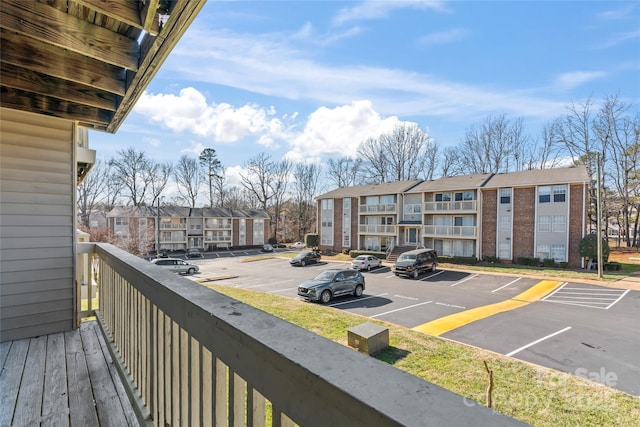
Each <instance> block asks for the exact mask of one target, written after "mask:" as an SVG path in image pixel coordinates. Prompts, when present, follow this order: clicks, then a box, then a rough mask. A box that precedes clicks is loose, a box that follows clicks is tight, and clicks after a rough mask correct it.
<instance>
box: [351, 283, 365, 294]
mask: <svg viewBox="0 0 640 427" xmlns="http://www.w3.org/2000/svg"><path fill="white" fill-rule="evenodd" d="M363 292H364V289H362V285H356V290H355V291H353V294H354V295H355V296H357V297H361V296H362V293H363Z"/></svg>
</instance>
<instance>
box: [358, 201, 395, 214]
mask: <svg viewBox="0 0 640 427" xmlns="http://www.w3.org/2000/svg"><path fill="white" fill-rule="evenodd" d="M397 206H398V205H397V204H396V203H389V204H385V205H360V208H359V212H360V213H361V214H367V213H369V214H372V213H373V214H391V213H396V209H397Z"/></svg>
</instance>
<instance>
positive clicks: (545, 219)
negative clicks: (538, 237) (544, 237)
mask: <svg viewBox="0 0 640 427" xmlns="http://www.w3.org/2000/svg"><path fill="white" fill-rule="evenodd" d="M538 231H539V232H541V233H548V232H550V231H551V216H550V215H540V216H539V217H538Z"/></svg>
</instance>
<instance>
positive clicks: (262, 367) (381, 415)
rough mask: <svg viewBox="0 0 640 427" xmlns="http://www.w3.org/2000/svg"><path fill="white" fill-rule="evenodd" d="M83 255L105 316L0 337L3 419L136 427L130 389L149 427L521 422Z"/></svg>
mask: <svg viewBox="0 0 640 427" xmlns="http://www.w3.org/2000/svg"><path fill="white" fill-rule="evenodd" d="M77 252H78V254H79V256H78V263H79V266H78V268H79V269H85V268H91V269H92V270H91V275H90V277H92V278H93V280H90V282H91V283H90V284H88V285H87V287H88V289H87V292H83V293H80V292H79V293H78V295H79V298H78V312H79V317H78V318H79V319H80V318H82V317H86V316H92V315H95V316H96V319H97V321H96V322H95V323H92V322H88V323H87V324H85V323H83V324H82V326H81V327H80V329H79V331H78V330H75V331H70V332H66V333H64V334H53V335H50V336H48V337H38V338H32V339H31V340H20V341H14V342H7V343H2V346H0V357H1V358H2V359H1V361H2V362H3V368H4V369H3V371H2V375H1V376H0V385H1V386H2V387H1V388H2V401H1V402H0V403H1V407H0V408H1V409H2V410H0V421H1V424H2V425H23V424H24V423H23V422H22V421H25V420H26V424H29V425H31V424H32V422H31V421H29V420H35V421H34V422H35V423H36V424H37V423H39V422H41V421H42V422H43V423H46V422H48V421H52V422H53V424H56V425H69V424H70V423H72V424H73V425H76V424H77V425H98V424H100V425H134V424H136V422H135V420H134V418H133V416H132V415H131V410H130V409H128V407H127V406H128V405H127V404H126V402H127V399H126V398H124V396H127V395H128V397H129V399H128V401H129V402H131V403H132V408H133V411H134V413H135V417H136V418H137V422H138V423H140V424H143V425H158V426H165V425H204V426H213V425H225V426H266V425H272V426H293V425H296V424H297V425H300V426H311V427H313V426H318V427H320V426H327V425H336V426H351V425H369V426H373V425H375V426H381V427H384V426H409V425H410V426H421V425H431V424H434V423H435V424H441V425H445V424H448V425H453V424H455V425H472V424H477V425H493V426H501V425H505V426H511V425H521V423H520V422H518V421H515V420H513V419H511V418H507V417H504V416H501V415H496V414H494V413H493V412H492V411H491V410H490V409H488V408H484V407H482V406H480V405H465V401H464V399H463V398H462V397H461V396H459V395H457V394H454V393H452V392H449V391H447V390H445V389H442V388H440V387H438V386H435V385H433V384H431V383H428V382H426V381H423V380H421V379H419V378H417V377H414V376H412V375H409V374H407V373H405V372H403V371H400V370H398V369H396V368H394V367H393V366H391V365H388V364H386V363H383V362H381V361H378V360H377V359H374V358H372V357H369V356H366V355H364V354H362V353H359V352H357V351H355V350H353V349H350V348H348V347H346V346H343V345H340V344H337V343H334V342H333V341H330V340H328V339H325V338H323V337H321V336H318V335H315V334H313V333H311V332H309V331H307V330H304V329H302V328H299V327H297V326H295V325H293V324H291V323H289V322H286V321H283V320H281V319H278V318H276V317H274V316H272V315H270V314H267V313H264V312H262V311H260V310H257V309H255V308H253V307H251V306H248V305H246V304H243V303H241V302H239V301H236V300H234V299H232V298H229V297H227V296H225V295H222V294H219V293H217V292H215V291H213V290H211V289H208V288H206V287H203V286H201V285H199V284H197V283H195V282H193V281H191V280H189V279H187V278H184V277H181V276H178V275H175V274H172V273H170V272H167V271H164V270H162V269H158V268H157V267H155V266H153V265H152V264H150V263H149V262H147V261H145V260H143V259H141V258H138V257H136V256H134V255H131V254H129V253H127V252H124V251H122V250H120V249H118V248H115V247H114V246H112V245H110V244H103V243H96V244H94V243H79V244H78V245H77ZM89 258H92V259H93V261H89ZM96 287H98V291H99V292H98V293H97V294H98V295H99V302H98V305H97V306H96V305H95V304H94V301H93V300H91V299H88V300H87V299H86V295H92V294H94V292H95V288H96ZM81 295H85V297H84V298H82V297H81ZM83 300H84V301H83ZM81 308H83V309H84V310H81ZM91 334H93V335H94V336H93V337H92V336H91ZM85 335H86V336H88V337H89V338H90V339H89V340H84V337H85ZM63 336H64V340H65V341H66V343H65V344H66V352H67V353H66V357H65V356H64V355H63V353H64V351H65V350H64V349H63V348H61V347H60V345H61V343H60V342H58V343H57V344H54V346H55V348H56V349H57V350H56V352H55V356H54V353H53V352H50V350H49V349H50V348H54V347H53V346H52V344H53V343H55V342H56V339H57V340H60V339H61V338H62V337H63ZM32 344H33V345H32ZM81 344H82V345H81ZM45 345H46V346H47V347H45ZM101 346H105V347H106V348H102V347H101ZM63 347H64V346H63ZM32 349H33V350H32ZM45 349H46V353H45ZM45 354H46V365H45V363H44V360H45V356H44V355H45ZM16 355H17V356H19V357H16ZM50 355H51V357H50ZM102 359H104V360H106V363H104V360H103V361H101V360H102ZM332 360H334V361H339V363H335V364H331V363H328V361H332ZM36 361H38V364H34V362H36ZM110 361H112V362H113V363H110ZM9 362H11V363H13V364H12V365H8V363H9ZM14 362H15V363H14ZM95 364H100V365H101V367H100V368H99V369H97V370H93V368H91V367H89V366H92V365H95ZM103 365H104V366H103ZM105 366H106V368H107V369H105ZM109 366H110V367H111V371H109V369H108V368H109ZM35 367H39V368H37V369H35ZM87 367H89V368H87ZM94 367H95V366H94ZM9 368H11V369H9ZM14 368H15V369H14ZM87 369H89V370H90V371H87ZM116 371H117V374H116V373H115V372H116ZM45 372H46V375H45ZM118 377H121V379H122V383H120V382H119V381H118V380H117V379H118ZM89 378H90V380H89ZM25 379H28V381H25ZM51 380H54V381H53V382H51ZM49 384H50V385H51V386H48V385H49ZM121 384H124V388H123V389H121V388H120V386H121ZM65 387H66V388H65ZM52 399H53V403H52ZM45 406H46V408H50V409H56V412H55V413H56V414H57V415H56V416H57V418H53V416H52V417H51V418H46V417H45V415H47V416H48V415H50V414H49V413H48V412H47V411H45ZM25 408H26V409H28V411H26V410H25ZM319 408H321V410H319ZM27 415H28V416H30V418H27ZM96 419H98V420H99V423H98V422H96V421H95V420H96ZM58 420H59V421H60V422H59V423H57V422H56V421H58Z"/></svg>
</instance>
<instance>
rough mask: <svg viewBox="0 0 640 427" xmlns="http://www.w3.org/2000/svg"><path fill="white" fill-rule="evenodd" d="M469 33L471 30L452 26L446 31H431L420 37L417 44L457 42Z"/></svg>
mask: <svg viewBox="0 0 640 427" xmlns="http://www.w3.org/2000/svg"><path fill="white" fill-rule="evenodd" d="M469 34H471V31H469V30H467V29H465V28H452V29H450V30H447V31H441V32H438V33H431V34H428V35H426V36H423V37H420V39H419V40H418V43H419V44H422V45H442V44H449V43H453V42H457V41H459V40H463V39H465V38H467V37H468V36H469Z"/></svg>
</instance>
